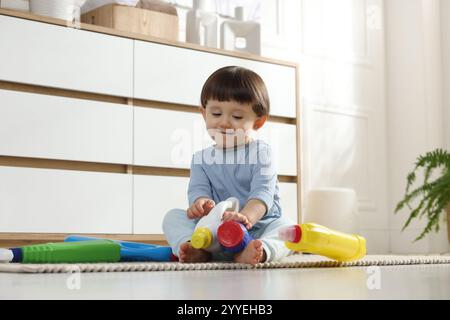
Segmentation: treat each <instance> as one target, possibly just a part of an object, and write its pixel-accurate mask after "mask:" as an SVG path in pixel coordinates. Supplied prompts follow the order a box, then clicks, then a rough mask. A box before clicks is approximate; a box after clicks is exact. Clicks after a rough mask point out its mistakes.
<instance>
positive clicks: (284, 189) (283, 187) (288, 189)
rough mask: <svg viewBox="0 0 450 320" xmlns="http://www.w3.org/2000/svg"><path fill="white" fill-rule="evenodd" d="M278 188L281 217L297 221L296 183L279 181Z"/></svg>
mask: <svg viewBox="0 0 450 320" xmlns="http://www.w3.org/2000/svg"><path fill="white" fill-rule="evenodd" d="M278 188H279V196H280V205H281V210H282V215H283V217H286V218H289V219H291V220H292V221H293V222H294V223H298V215H299V213H298V206H297V184H295V183H286V182H281V183H279V184H278Z"/></svg>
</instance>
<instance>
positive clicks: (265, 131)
mask: <svg viewBox="0 0 450 320" xmlns="http://www.w3.org/2000/svg"><path fill="white" fill-rule="evenodd" d="M296 128H297V127H296V126H295V125H292V124H284V123H276V122H266V124H264V126H263V127H262V128H261V129H260V130H258V131H257V132H256V133H257V135H256V137H257V138H259V139H261V140H264V141H266V142H267V143H268V144H269V145H270V147H271V149H272V153H273V157H274V161H275V164H276V167H277V169H278V170H277V172H278V174H280V175H291V176H295V175H297V144H296V141H297V138H296V135H297V131H296Z"/></svg>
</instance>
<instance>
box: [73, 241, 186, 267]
mask: <svg viewBox="0 0 450 320" xmlns="http://www.w3.org/2000/svg"><path fill="white" fill-rule="evenodd" d="M86 240H101V238H92V237H85V236H77V235H70V236H67V237H66V238H65V239H64V242H75V241H86ZM112 241H114V242H115V243H117V244H119V245H120V261H177V260H178V258H177V257H176V256H174V255H173V254H172V249H171V248H170V247H168V246H158V245H154V244H147V243H138V242H127V241H119V240H112Z"/></svg>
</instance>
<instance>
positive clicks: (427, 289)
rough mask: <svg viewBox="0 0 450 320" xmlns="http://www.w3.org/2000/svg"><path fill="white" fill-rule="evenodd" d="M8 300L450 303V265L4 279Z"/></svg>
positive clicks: (0, 293)
mask: <svg viewBox="0 0 450 320" xmlns="http://www.w3.org/2000/svg"><path fill="white" fill-rule="evenodd" d="M5 299H172V300H181V299H183V300H184V299H192V300H199V299H212V300H228V299H238V300H248V299H261V300H278V299H289V300H290V299H296V300H297V299H450V265H448V264H447V265H410V266H386V267H352V268H305V269H265V270H218V271H159V272H122V273H82V274H76V273H75V274H8V273H0V300H5Z"/></svg>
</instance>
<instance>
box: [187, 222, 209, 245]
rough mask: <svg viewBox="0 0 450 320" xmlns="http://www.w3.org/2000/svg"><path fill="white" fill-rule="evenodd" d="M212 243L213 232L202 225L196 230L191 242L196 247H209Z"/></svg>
mask: <svg viewBox="0 0 450 320" xmlns="http://www.w3.org/2000/svg"><path fill="white" fill-rule="evenodd" d="M211 243H212V233H211V231H210V230H209V229H208V228H205V227H201V228H198V229H197V230H195V231H194V234H193V235H192V239H191V244H192V246H193V247H194V248H195V249H205V248H208V247H209V246H210V245H211Z"/></svg>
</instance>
